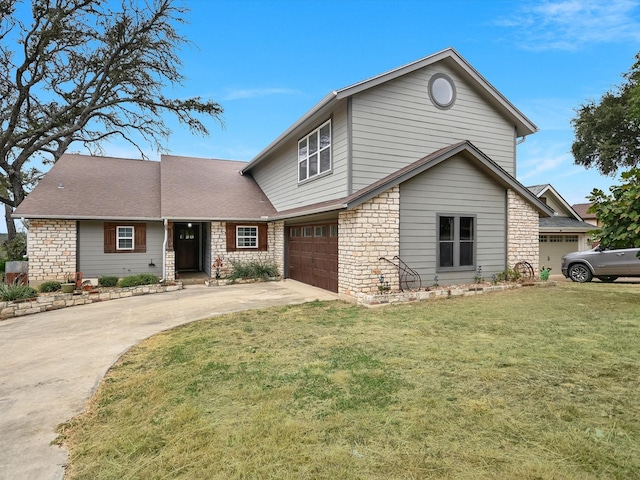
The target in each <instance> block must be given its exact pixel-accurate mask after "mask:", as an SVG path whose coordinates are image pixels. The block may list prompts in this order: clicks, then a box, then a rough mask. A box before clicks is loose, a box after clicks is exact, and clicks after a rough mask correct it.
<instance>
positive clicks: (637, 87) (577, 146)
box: [571, 53, 640, 176]
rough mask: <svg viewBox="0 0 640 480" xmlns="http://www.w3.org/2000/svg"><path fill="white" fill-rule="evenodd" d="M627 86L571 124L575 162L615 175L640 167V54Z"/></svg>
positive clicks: (592, 105) (581, 113) (589, 105)
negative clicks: (627, 169) (573, 134)
mask: <svg viewBox="0 0 640 480" xmlns="http://www.w3.org/2000/svg"><path fill="white" fill-rule="evenodd" d="M624 78H625V81H624V83H623V84H622V85H621V86H620V87H618V88H617V90H616V91H612V92H607V93H606V94H605V95H603V96H602V98H601V99H600V102H599V103H596V102H594V101H590V102H588V103H586V104H584V105H581V106H580V108H578V109H577V115H576V117H575V118H574V119H573V120H572V121H571V124H572V125H573V129H574V132H575V140H574V142H573V145H572V147H571V151H572V153H573V156H574V159H575V163H576V164H577V165H582V166H584V167H586V168H596V169H597V170H598V171H599V172H600V173H602V174H603V175H610V176H613V175H615V174H616V173H617V172H618V169H619V168H621V169H626V168H634V167H636V166H638V165H640V53H638V55H636V62H635V64H634V65H633V67H632V68H631V70H630V71H629V72H627V73H625V74H624Z"/></svg>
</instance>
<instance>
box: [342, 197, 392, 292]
mask: <svg viewBox="0 0 640 480" xmlns="http://www.w3.org/2000/svg"><path fill="white" fill-rule="evenodd" d="M338 231H339V237H338V269H339V271H338V293H339V294H342V295H347V296H350V297H355V296H357V295H358V294H362V293H366V294H371V293H377V292H379V289H378V285H380V281H379V279H380V275H383V276H384V280H385V282H389V287H390V289H391V290H397V289H398V288H399V279H398V270H397V269H396V268H395V267H394V266H393V265H391V264H390V263H388V262H385V261H384V260H380V258H381V257H385V258H388V259H389V260H392V259H393V257H394V256H396V255H399V252H400V188H399V187H398V186H396V187H393V188H391V189H390V190H387V191H386V192H384V193H381V194H380V195H378V196H377V197H374V198H372V199H371V200H369V201H367V202H365V203H363V204H362V205H360V206H359V207H357V208H355V209H353V210H348V211H345V212H340V214H339V216H338Z"/></svg>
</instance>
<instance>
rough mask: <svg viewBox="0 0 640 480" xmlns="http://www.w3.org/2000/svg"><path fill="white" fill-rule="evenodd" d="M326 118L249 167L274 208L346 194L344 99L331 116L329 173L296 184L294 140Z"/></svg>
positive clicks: (295, 141)
mask: <svg viewBox="0 0 640 480" xmlns="http://www.w3.org/2000/svg"><path fill="white" fill-rule="evenodd" d="M327 119H328V116H325V117H322V118H321V119H319V120H318V122H317V123H314V124H310V125H308V127H309V128H308V129H307V130H306V131H304V132H303V133H301V135H300V137H297V138H293V139H291V140H289V141H288V142H287V143H285V144H283V145H281V146H280V147H279V148H278V149H277V150H276V151H275V152H273V153H271V155H270V156H269V157H268V158H267V159H266V160H264V161H263V162H261V163H260V164H259V165H258V166H256V167H255V168H254V169H253V170H252V172H251V173H252V175H253V178H254V179H255V180H256V181H257V182H258V185H260V188H262V191H263V192H264V193H265V194H266V195H267V197H268V198H269V200H270V201H271V203H272V204H273V206H274V207H275V208H276V209H277V210H278V211H282V210H287V209H290V208H295V207H301V206H305V205H311V204H314V203H317V202H323V201H326V200H333V199H335V198H341V197H344V196H346V195H348V191H347V188H348V181H347V177H348V173H347V172H348V169H347V168H348V166H347V159H348V149H347V104H346V102H342V103H340V104H339V106H338V107H337V109H336V110H335V111H334V112H333V115H332V121H331V128H332V144H331V149H332V152H331V153H332V162H333V163H332V173H330V174H328V175H325V176H321V177H319V178H316V179H313V180H310V181H307V182H305V183H301V184H298V140H299V138H301V137H303V136H304V135H306V134H308V133H309V132H311V131H313V130H314V129H315V128H317V127H319V126H320V125H321V124H322V123H323V122H324V121H326V120H327Z"/></svg>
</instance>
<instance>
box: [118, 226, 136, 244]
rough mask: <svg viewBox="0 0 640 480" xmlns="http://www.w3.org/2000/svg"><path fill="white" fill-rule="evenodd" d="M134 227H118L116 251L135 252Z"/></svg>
mask: <svg viewBox="0 0 640 480" xmlns="http://www.w3.org/2000/svg"><path fill="white" fill-rule="evenodd" d="M133 238H134V236H133V227H116V249H117V250H133Z"/></svg>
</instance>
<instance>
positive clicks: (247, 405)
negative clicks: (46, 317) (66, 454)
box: [60, 283, 640, 480]
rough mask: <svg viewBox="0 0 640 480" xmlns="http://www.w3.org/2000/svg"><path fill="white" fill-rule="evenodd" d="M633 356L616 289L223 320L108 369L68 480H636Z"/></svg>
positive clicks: (632, 295) (621, 289) (630, 289)
mask: <svg viewBox="0 0 640 480" xmlns="http://www.w3.org/2000/svg"><path fill="white" fill-rule="evenodd" d="M639 345H640V285H625V284H602V283H593V284H589V285H576V284H568V283H567V284H562V285H560V286H558V287H556V288H544V289H535V288H525V289H520V290H517V291H510V292H504V293H494V294H490V295H483V296H477V297H468V298H457V299H451V300H441V301H437V302H427V303H415V304H413V303H412V304H409V305H403V306H390V307H385V308H378V309H366V308H363V307H357V306H354V305H349V304H344V303H340V302H328V303H324V302H312V303H309V304H306V305H302V306H288V307H283V308H273V309H268V310H260V311H250V312H242V313H237V314H233V315H226V316H221V317H216V318H212V319H209V320H206V321H202V322H197V323H194V324H190V325H187V326H184V327H181V328H178V329H175V330H173V331H171V332H167V333H164V334H160V335H157V336H155V337H153V338H151V339H149V340H147V341H145V342H143V343H142V344H141V345H139V346H138V347H136V348H134V349H133V350H131V351H130V352H129V353H128V354H127V355H125V356H124V357H123V358H122V359H121V361H120V362H119V363H118V364H117V365H116V366H115V367H114V368H113V369H112V370H111V371H110V372H109V374H108V375H107V377H106V378H105V380H104V382H103V383H102V385H101V387H100V389H99V391H98V393H97V394H96V396H95V398H94V399H93V401H92V402H91V405H90V408H89V409H88V411H87V413H86V414H84V415H82V416H80V417H78V418H76V419H74V420H73V421H71V422H69V423H68V424H65V425H63V426H61V429H60V432H61V439H62V440H64V442H65V443H66V445H67V446H68V448H69V449H70V467H69V470H68V478H72V479H76V478H78V479H88V478H90V479H116V478H118V479H121V478H122V479H164V478H171V479H176V478H179V479H264V478H273V479H424V478H437V479H440V478H450V479H454V478H455V479H516V478H517V479H531V480H533V479H581V480H582V479H596V478H598V479H603V478H604V479H608V478H612V479H628V478H639V477H640V406H639V405H640V403H639V401H638V392H639V391H640V375H639V372H640V347H639Z"/></svg>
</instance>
